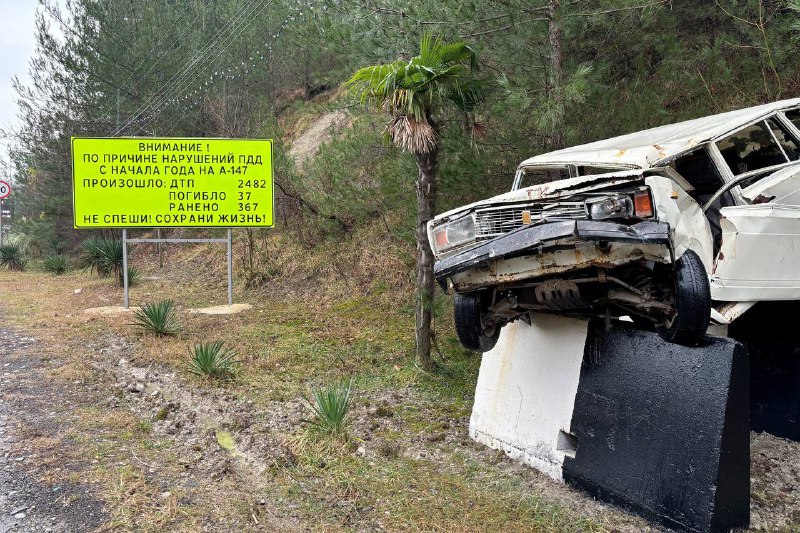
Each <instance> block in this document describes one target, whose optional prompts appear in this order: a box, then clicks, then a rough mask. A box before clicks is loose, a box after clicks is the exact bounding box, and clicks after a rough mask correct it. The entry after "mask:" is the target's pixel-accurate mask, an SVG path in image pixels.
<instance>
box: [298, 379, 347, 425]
mask: <svg viewBox="0 0 800 533" xmlns="http://www.w3.org/2000/svg"><path fill="white" fill-rule="evenodd" d="M353 394H354V389H353V378H350V379H349V380H347V381H340V382H339V383H336V384H333V385H328V386H325V387H319V386H315V385H312V386H311V397H310V398H309V397H308V396H305V397H304V399H305V401H306V403H307V404H308V407H309V409H310V410H311V412H312V413H313V414H314V419H313V420H308V423H309V424H310V427H311V429H313V430H314V431H316V432H318V433H320V434H323V435H328V436H345V435H346V429H347V424H348V421H349V420H348V418H349V417H348V415H349V413H350V406H351V405H352V401H353Z"/></svg>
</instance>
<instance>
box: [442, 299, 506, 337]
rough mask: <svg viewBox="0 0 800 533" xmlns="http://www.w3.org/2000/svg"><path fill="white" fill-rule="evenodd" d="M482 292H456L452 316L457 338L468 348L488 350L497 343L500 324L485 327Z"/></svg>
mask: <svg viewBox="0 0 800 533" xmlns="http://www.w3.org/2000/svg"><path fill="white" fill-rule="evenodd" d="M482 296H483V295H482V293H480V292H471V293H464V294H460V293H456V295H455V309H454V313H453V314H454V317H455V324H456V333H457V334H458V340H460V341H461V344H462V345H464V347H465V348H467V349H468V350H473V351H476V352H488V351H489V350H491V349H492V348H494V345H495V344H497V338H498V337H499V336H500V326H491V327H487V326H485V325H484V323H483V319H482V315H483V312H484V307H483V305H482Z"/></svg>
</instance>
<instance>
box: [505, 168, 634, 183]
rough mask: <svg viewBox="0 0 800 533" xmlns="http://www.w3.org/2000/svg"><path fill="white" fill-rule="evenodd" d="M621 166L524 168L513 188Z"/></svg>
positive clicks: (600, 172)
mask: <svg viewBox="0 0 800 533" xmlns="http://www.w3.org/2000/svg"><path fill="white" fill-rule="evenodd" d="M623 168H624V167H618V166H616V167H615V166H600V165H562V166H548V167H544V166H542V167H535V168H526V169H525V170H524V172H523V173H522V176H521V177H520V178H519V182H516V183H515V187H514V189H524V188H526V187H531V186H533V185H541V184H542V183H549V182H551V181H558V180H564V179H567V178H575V177H578V176H593V175H595V174H605V173H607V172H615V171H618V170H623Z"/></svg>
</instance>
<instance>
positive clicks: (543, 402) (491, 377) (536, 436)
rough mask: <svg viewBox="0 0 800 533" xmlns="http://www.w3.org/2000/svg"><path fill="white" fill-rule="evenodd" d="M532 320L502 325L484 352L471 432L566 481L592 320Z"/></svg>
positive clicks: (547, 317) (541, 317) (537, 316)
mask: <svg viewBox="0 0 800 533" xmlns="http://www.w3.org/2000/svg"><path fill="white" fill-rule="evenodd" d="M532 319H533V320H532V325H530V326H529V325H528V324H526V323H525V322H522V321H517V322H514V323H512V324H509V325H507V326H506V327H504V328H503V331H502V333H501V335H500V339H499V340H498V342H497V345H496V346H495V348H494V349H492V350H491V351H489V352H486V353H484V354H483V360H482V361H481V368H480V373H479V374H478V384H477V387H476V389H475V404H474V405H473V408H472V417H471V418H470V425H469V431H470V436H471V437H472V438H473V439H475V440H476V441H478V442H480V443H483V444H485V445H487V446H489V447H491V448H494V449H497V450H503V451H504V452H505V453H506V454H507V455H508V456H509V457H511V458H512V459H515V460H518V461H521V462H522V463H525V464H527V465H530V466H532V467H533V468H536V469H537V470H539V471H541V472H543V473H545V474H547V475H548V476H550V477H552V478H554V479H557V480H562V473H561V466H562V464H563V462H564V456H565V455H566V454H567V453H571V451H570V445H569V442H568V439H567V438H566V436H565V435H562V433H561V432H562V431H563V432H566V433H569V432H570V427H569V426H570V421H571V419H572V409H573V406H574V405H575V395H576V394H577V391H578V380H579V378H580V371H581V362H582V361H583V351H584V345H585V343H586V335H587V328H588V321H586V320H580V319H575V318H566V317H560V316H555V315H547V314H534V315H533V316H532Z"/></svg>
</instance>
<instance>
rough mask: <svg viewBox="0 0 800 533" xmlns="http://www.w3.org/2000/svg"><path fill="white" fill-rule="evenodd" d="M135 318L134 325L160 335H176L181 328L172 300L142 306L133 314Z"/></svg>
mask: <svg viewBox="0 0 800 533" xmlns="http://www.w3.org/2000/svg"><path fill="white" fill-rule="evenodd" d="M133 320H134V322H133V324H131V325H132V326H138V327H140V328H142V329H143V330H145V331H147V332H149V333H154V334H155V335H158V336H159V337H161V336H164V335H174V334H176V333H177V332H178V330H179V329H180V328H179V327H178V318H177V313H176V312H175V303H174V302H173V301H172V300H159V301H157V302H153V303H149V304H145V305H143V306H141V307H140V308H139V309H137V310H136V312H135V313H134V314H133Z"/></svg>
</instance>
